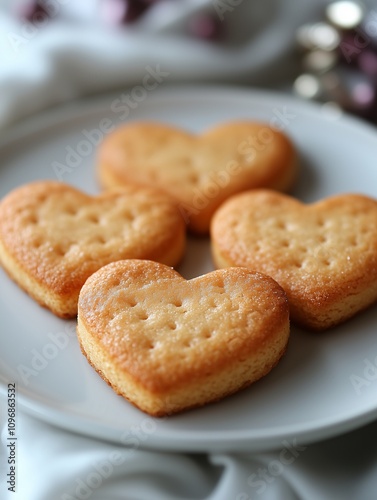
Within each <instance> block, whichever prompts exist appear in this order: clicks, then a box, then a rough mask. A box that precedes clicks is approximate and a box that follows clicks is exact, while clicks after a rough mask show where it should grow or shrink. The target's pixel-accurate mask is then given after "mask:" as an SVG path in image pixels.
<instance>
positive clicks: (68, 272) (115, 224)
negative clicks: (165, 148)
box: [0, 181, 185, 293]
mask: <svg viewBox="0 0 377 500" xmlns="http://www.w3.org/2000/svg"><path fill="white" fill-rule="evenodd" d="M184 231H185V227H184V222H183V220H182V218H181V216H180V214H179V213H178V211H177V210H176V207H175V206H174V203H173V202H172V201H171V199H170V198H168V197H167V196H166V195H164V194H162V193H160V192H158V191H156V190H153V189H148V188H144V189H137V188H135V187H128V186H124V187H123V188H122V190H120V191H117V192H115V191H114V192H111V193H105V194H101V195H99V196H93V197H92V196H88V195H86V194H84V193H82V192H81V191H78V190H76V189H74V188H72V187H71V186H68V185H66V184H62V183H58V182H53V181H39V182H34V183H30V184H27V185H25V186H22V187H20V188H17V189H16V190H14V191H12V192H11V193H10V194H8V195H7V196H6V197H5V198H4V199H3V200H2V201H1V203H0V241H1V243H2V245H3V246H4V248H5V249H6V252H7V253H9V254H11V255H12V257H13V258H14V259H15V260H16V261H17V262H18V263H19V265H20V266H21V267H23V268H24V269H25V270H26V271H27V272H28V273H30V274H31V275H33V276H34V278H35V279H36V280H38V281H43V282H44V283H45V284H46V285H47V286H48V287H50V288H51V289H53V290H55V291H58V292H59V293H70V291H71V290H72V289H76V288H78V287H81V285H82V284H83V282H84V281H85V279H86V278H87V277H88V276H89V275H90V274H92V273H93V272H94V271H96V270H97V269H98V268H99V267H101V266H102V265H105V264H107V263H109V262H112V261H114V260H120V259H124V258H135V257H138V258H148V259H157V260H158V259H162V260H163V259H164V256H165V254H168V253H169V251H170V248H171V246H172V245H173V242H174V239H175V238H177V235H178V234H180V235H182V234H184Z"/></svg>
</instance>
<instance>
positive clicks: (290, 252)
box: [211, 190, 377, 302]
mask: <svg viewBox="0 0 377 500" xmlns="http://www.w3.org/2000/svg"><path fill="white" fill-rule="evenodd" d="M211 233H212V245H213V250H214V253H215V254H216V255H217V257H218V260H219V261H223V262H224V263H225V262H226V263H227V265H240V266H246V267H248V268H252V269H258V270H260V271H261V272H265V273H266V274H269V275H271V276H273V278H274V279H276V280H277V281H278V282H279V283H280V284H281V285H282V286H283V288H284V289H285V290H286V291H287V293H288V294H289V292H291V293H294V294H301V295H302V296H303V297H306V300H309V301H313V302H321V301H326V300H329V299H331V296H339V295H340V296H341V295H342V293H346V292H347V293H349V291H350V290H352V288H358V287H359V285H360V284H362V283H364V282H365V283H367V282H368V281H372V282H373V281H374V280H376V279H377V201H376V200H373V199H371V198H369V197H366V196H362V195H357V194H344V195H338V196H333V197H330V198H326V199H324V200H321V201H318V202H317V203H313V204H311V205H305V204H303V203H301V202H300V201H298V200H296V199H294V198H292V197H289V196H286V195H283V194H281V193H276V192H273V191H268V190H256V191H252V192H251V191H250V192H246V193H242V194H240V195H237V196H234V197H233V198H232V199H230V200H228V201H227V202H225V203H224V204H223V205H222V206H221V207H220V209H219V210H218V211H217V213H216V214H215V216H214V219H213V221H212V230H211Z"/></svg>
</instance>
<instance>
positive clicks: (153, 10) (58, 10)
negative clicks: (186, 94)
mask: <svg viewBox="0 0 377 500" xmlns="http://www.w3.org/2000/svg"><path fill="white" fill-rule="evenodd" d="M147 67H149V68H152V69H151V70H150V71H152V72H154V73H153V74H154V77H155V78H156V79H157V81H158V80H159V79H160V80H161V82H159V83H163V84H164V85H165V84H173V83H179V82H185V83H187V82H211V83H223V84H229V83H232V84H237V85H242V86H248V87H259V88H267V89H273V90H278V91H283V92H289V93H292V94H295V95H297V96H299V97H300V98H303V99H310V100H316V101H319V102H320V103H322V105H324V106H327V107H330V108H331V109H335V110H336V109H345V110H346V111H348V112H350V113H353V114H355V115H358V116H360V117H362V118H363V119H366V120H368V121H370V122H374V123H375V122H376V120H377V108H376V90H377V2H374V1H368V2H364V3H360V2H355V1H337V2H329V1H325V0H315V1H314V0H285V1H282V0H264V1H263V2H257V1H253V0H82V1H81V2H77V1H74V0H39V1H30V0H12V1H11V0H0V127H5V126H7V125H9V124H10V123H12V122H15V121H17V120H19V119H20V118H21V117H24V116H27V115H30V114H32V113H36V112H38V111H40V110H41V109H43V108H46V107H48V106H51V105H56V104H58V103H61V102H66V101H70V100H73V99H77V98H80V97H82V96H87V95H93V94H98V93H103V92H109V91H112V90H116V89H120V88H124V87H127V86H130V85H135V84H137V83H140V82H141V81H142V79H143V77H145V74H146V68H147Z"/></svg>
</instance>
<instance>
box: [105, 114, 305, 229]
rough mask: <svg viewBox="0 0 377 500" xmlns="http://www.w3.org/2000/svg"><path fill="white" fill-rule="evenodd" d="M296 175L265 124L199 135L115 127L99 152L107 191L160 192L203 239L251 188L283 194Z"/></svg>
mask: <svg viewBox="0 0 377 500" xmlns="http://www.w3.org/2000/svg"><path fill="white" fill-rule="evenodd" d="M296 170H297V161H296V153H295V149H294V147H293V145H292V142H291V141H290V140H289V139H288V137H287V136H286V135H285V134H284V133H282V132H280V131H278V130H276V129H273V128H271V127H269V126H268V125H267V124H265V123H258V122H248V121H239V122H229V123H225V124H221V125H218V126H216V127H213V128H211V129H209V130H207V131H206V132H204V133H203V134H201V135H193V134H190V133H188V132H186V131H183V130H180V129H179V128H176V127H172V126H168V125H163V124H160V123H152V122H151V123H149V122H135V123H130V124H127V125H124V126H122V127H119V128H118V129H117V130H115V131H114V132H112V133H111V134H109V135H108V136H107V137H106V138H105V140H104V141H103V142H102V144H101V145H100V147H99V153H98V173H99V178H100V181H101V184H102V185H103V186H104V187H105V188H113V187H117V186H120V185H122V184H123V183H129V182H132V183H136V184H140V185H149V186H158V187H159V188H160V189H163V190H164V191H166V192H168V193H169V194H170V195H172V196H173V197H174V198H175V199H176V200H177V204H178V207H179V209H180V211H181V213H182V214H183V216H184V218H185V220H186V223H187V224H188V227H189V229H190V230H191V231H193V232H195V233H199V234H206V233H208V231H209V225H210V220H211V217H212V215H213V213H214V211H215V210H216V208H217V207H218V206H219V205H220V204H221V203H222V202H223V201H224V200H226V199H227V198H228V197H229V196H231V195H233V194H235V193H238V192H241V191H245V190H247V189H251V188H260V187H265V188H271V189H278V190H282V191H286V190H288V189H290V188H291V186H292V184H293V182H294V180H295V178H296Z"/></svg>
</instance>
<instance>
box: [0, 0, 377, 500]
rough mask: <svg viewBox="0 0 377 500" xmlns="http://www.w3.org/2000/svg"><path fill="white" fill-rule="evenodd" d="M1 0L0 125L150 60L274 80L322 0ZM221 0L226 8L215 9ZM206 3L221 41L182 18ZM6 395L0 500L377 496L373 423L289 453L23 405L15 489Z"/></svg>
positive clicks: (179, 69) (262, 82)
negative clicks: (90, 427) (158, 437)
mask: <svg viewBox="0 0 377 500" xmlns="http://www.w3.org/2000/svg"><path fill="white" fill-rule="evenodd" d="M9 3H10V2H3V3H2V4H3V9H2V11H0V51H1V53H0V61H1V63H0V128H5V127H7V126H9V125H10V124H11V123H13V122H16V121H19V120H21V119H22V118H23V117H24V116H27V115H30V114H33V113H36V112H38V111H39V110H41V109H43V108H45V107H47V106H51V105H53V104H57V103H59V102H65V101H67V100H70V99H72V98H76V97H80V96H84V95H87V94H93V93H98V92H102V91H108V90H113V89H115V88H124V87H125V86H132V85H135V84H137V83H138V82H139V81H140V79H141V78H142V77H143V76H144V75H145V71H146V70H145V68H146V67H147V66H148V67H152V68H153V69H154V70H155V71H157V72H158V71H160V72H165V73H164V74H167V73H168V76H167V80H168V81H169V83H170V84H171V83H172V82H174V81H188V80H190V81H205V80H206V81H208V80H211V81H218V82H225V81H226V82H229V81H233V82H235V83H238V84H239V83H240V82H242V83H246V82H247V83H250V84H254V85H259V86H269V87H273V88H274V87H275V88H278V87H279V86H280V85H284V83H285V82H286V81H287V80H288V79H289V77H290V75H291V74H292V71H293V69H292V68H294V63H293V62H292V59H291V57H290V56H291V53H292V46H293V39H294V29H295V27H296V26H298V25H299V24H300V23H301V22H303V21H304V20H305V19H311V16H312V15H314V13H315V12H317V11H319V10H320V4H321V3H323V2H317V3H315V2H314V5H313V2H310V0H305V1H302V2H301V3H300V8H297V4H298V2H297V1H296V0H286V1H284V2H283V1H281V2H278V1H273V0H266V1H264V2H259V3H257V2H251V1H246V0H245V1H244V2H242V1H235V0H233V1H226V0H223V1H222V2H221V1H220V0H212V1H209V0H195V1H194V0H180V1H179V2H178V1H176V0H171V1H167V2H166V4H164V5H163V4H159V5H157V6H156V7H155V8H154V9H152V10H151V11H150V13H148V15H147V16H146V18H145V19H143V21H142V22H140V23H138V24H136V25H135V26H133V27H128V28H125V29H123V30H122V29H118V30H115V29H112V30H110V29H109V28H107V27H105V26H104V25H103V24H102V23H101V19H100V17H99V16H98V14H97V8H96V5H95V4H96V2H93V1H87V2H83V5H75V2H70V1H69V0H64V1H63V0H51V5H53V6H55V10H54V12H55V14H54V15H52V18H51V19H50V20H49V21H47V22H46V23H45V26H44V27H43V29H42V27H37V28H35V26H34V28H35V29H34V30H33V28H30V26H29V27H28V26H27V25H25V24H24V23H22V22H20V21H18V20H16V19H15V18H14V17H11V16H10V15H9V12H8V8H7V5H6V4H9ZM76 4H79V2H76ZM178 4H179V5H178ZM0 5H1V3H0ZM221 5H225V6H226V5H228V7H229V6H230V8H229V9H225V11H221ZM205 6H207V7H209V8H211V9H213V10H214V11H215V12H216V13H217V15H219V16H220V15H223V17H224V22H226V23H227V25H228V28H229V30H230V37H229V41H228V43H220V44H213V43H207V42H202V41H199V40H195V39H192V38H189V37H187V36H185V35H184V34H182V23H183V20H184V19H186V18H187V17H188V16H190V15H191V14H192V11H194V10H200V9H202V8H203V7H205ZM216 6H217V8H220V11H217V10H216ZM219 6H220V7H219ZM163 9H165V10H163ZM219 12H223V14H220V13H219ZM250 12H252V15H250ZM0 324H1V320H0ZM0 328H1V327H0ZM0 333H1V335H5V334H7V332H3V331H1V332H0ZM5 406H6V405H3V404H2V411H1V413H0V418H1V422H2V423H4V422H5V424H4V427H3V432H2V447H1V455H0V498H4V499H6V500H10V499H17V500H58V499H59V500H72V499H86V498H91V499H92V500H121V499H122V500H123V499H127V500H136V499H137V500H149V499H150V500H159V499H161V500H168V499H174V500H178V499H186V500H188V499H206V500H249V499H255V498H257V499H261V500H265V499H266V500H267V499H268V500H277V499H284V500H291V499H292V500H297V499H303V500H317V499H318V500H326V499H329V500H334V499H342V500H346V499H350V500H351V499H352V500H353V499H358V500H368V499H369V500H375V499H376V498H377V440H376V438H375V436H376V434H377V422H376V423H373V424H370V425H368V426H366V427H364V428H362V429H360V430H357V431H354V432H352V433H349V434H347V435H344V436H341V437H336V438H334V439H331V440H327V441H325V442H322V443H316V444H310V445H307V446H305V447H304V446H302V445H299V446H297V447H296V448H295V447H294V443H293V444H292V450H293V451H291V452H290V453H288V452H287V453H282V449H279V450H276V451H275V452H268V453H259V454H245V453H242V454H241V453H240V454H229V453H227V454H210V453H209V454H207V455H206V454H183V453H182V454H181V453H169V452H158V451H148V450H140V449H138V450H129V449H127V448H126V447H124V446H121V445H119V446H118V445H115V444H112V443H107V442H104V441H100V440H96V439H91V438H88V437H83V436H80V435H76V434H73V433H70V432H68V431H65V430H62V429H58V428H56V427H52V426H50V425H48V424H46V423H43V422H39V421H37V420H35V419H34V418H32V417H30V416H27V415H26V414H24V413H23V411H22V409H21V408H18V411H17V437H18V440H17V484H16V492H15V493H13V492H12V491H8V486H9V485H10V483H9V484H7V482H6V481H7V479H9V478H7V476H6V474H7V473H8V472H9V464H7V457H8V456H9V449H8V448H7V445H8V444H9V440H8V439H7V437H8V435H7V431H8V429H7V422H6V413H5ZM282 457H284V458H282Z"/></svg>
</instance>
